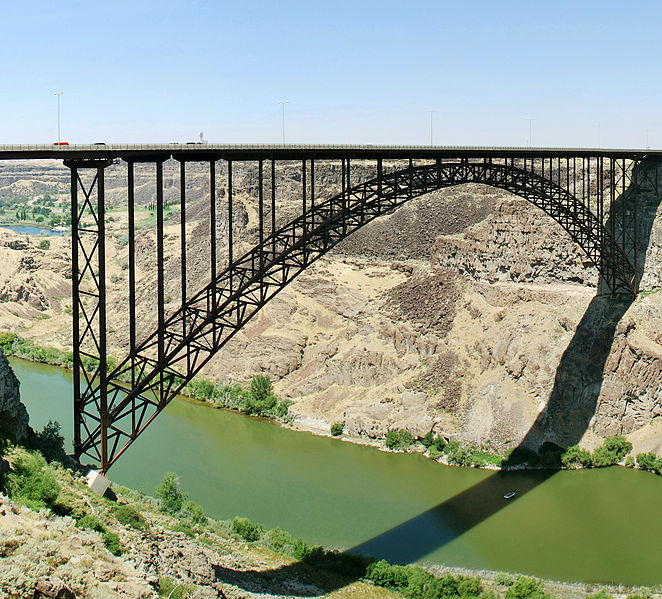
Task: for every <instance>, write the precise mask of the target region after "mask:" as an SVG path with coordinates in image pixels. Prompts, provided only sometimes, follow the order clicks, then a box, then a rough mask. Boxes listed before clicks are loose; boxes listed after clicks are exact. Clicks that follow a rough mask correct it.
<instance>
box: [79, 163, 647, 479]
mask: <svg viewBox="0 0 662 599" xmlns="http://www.w3.org/2000/svg"><path fill="white" fill-rule="evenodd" d="M159 164H160V163H159ZM559 164H560V163H559ZM228 167H229V168H228V171H229V185H228V191H229V199H228V204H229V211H230V224H229V230H230V235H231V230H232V163H229V165H228ZM589 167H590V164H589ZM182 168H183V167H182ZM540 170H542V173H541V172H539V171H540ZM304 172H305V162H304ZM552 172H553V171H552V165H551V160H550V167H549V170H548V173H550V174H551V173H552ZM557 172H558V178H559V179H560V168H558V169H557ZM74 173H75V169H74V168H72V181H73V178H74ZM100 173H101V179H100V180H101V182H103V177H102V174H103V173H102V171H100ZM213 173H214V167H213V166H212V168H211V174H212V176H214V175H213ZM272 173H273V166H272ZM626 176H627V175H626V173H625V169H623V173H622V177H623V178H624V177H626ZM349 178H350V169H349V161H347V169H346V172H345V163H344V161H343V189H342V191H341V193H339V194H337V195H335V196H333V197H331V198H330V199H328V200H326V201H324V202H322V203H318V204H313V203H312V201H311V204H310V206H308V207H307V205H306V198H305V195H304V211H303V212H302V214H301V215H300V216H298V217H297V218H295V219H294V220H292V221H291V222H290V223H288V224H286V225H285V226H283V227H281V228H280V229H278V230H277V231H275V232H272V234H271V235H270V236H268V237H266V238H265V237H264V236H263V234H262V226H263V223H262V216H261V214H262V162H260V243H258V245H256V246H255V247H254V248H252V249H251V250H250V251H248V252H246V253H245V254H244V255H243V256H241V257H240V258H238V259H237V260H232V242H231V238H230V248H229V249H230V252H229V255H230V265H229V266H228V267H227V268H226V269H225V270H223V271H222V272H220V273H219V274H217V273H216V270H215V268H216V265H215V261H214V260H212V277H211V281H210V283H209V284H208V285H207V286H206V287H204V288H203V289H202V290H200V291H199V292H198V293H196V294H195V295H193V296H192V297H191V298H190V299H185V296H183V299H182V305H181V307H180V308H179V309H177V310H176V311H175V312H174V313H173V314H172V315H171V316H169V317H168V318H167V319H166V318H165V317H164V312H163V302H162V280H161V279H159V301H158V309H159V326H158V327H157V330H156V331H154V332H153V333H152V334H151V335H150V336H148V337H147V338H146V339H145V340H144V341H142V342H141V343H135V340H132V343H131V351H130V353H129V355H128V356H127V357H126V358H125V359H124V360H123V361H122V362H121V363H120V364H119V365H118V366H117V367H116V368H115V369H114V370H113V371H112V372H110V373H107V372H102V370H101V369H100V371H99V372H98V373H95V374H97V375H98V376H96V378H95V377H94V376H92V377H88V376H87V375H85V380H86V389H85V392H84V393H83V395H82V398H81V400H80V401H78V403H75V406H76V410H77V416H76V425H77V427H79V428H78V431H79V434H78V435H77V444H76V447H75V449H76V454H77V455H78V456H82V455H86V456H88V457H91V458H92V459H95V460H98V461H99V462H100V464H101V468H102V470H103V471H107V470H108V468H109V467H110V466H112V464H113V463H114V462H115V461H116V460H117V459H118V458H119V457H120V456H121V455H122V454H123V453H124V451H125V450H126V449H127V448H128V447H129V446H130V445H131V443H132V442H133V441H134V440H135V439H136V438H137V437H138V436H139V435H140V434H141V433H142V431H143V430H144V429H145V428H146V427H147V426H148V425H149V423H150V422H151V421H152V420H154V418H155V417H156V416H157V415H158V414H159V413H160V412H161V410H163V409H164V408H165V406H166V405H167V404H168V403H169V402H170V401H171V400H172V399H173V398H174V397H175V396H176V394H177V393H178V392H179V391H180V390H181V389H182V388H183V387H184V386H185V385H186V384H187V383H188V382H189V381H190V380H191V379H192V378H193V377H194V376H195V374H197V373H198V372H199V371H200V369H201V368H202V367H203V366H204V365H205V364H206V363H207V362H208V361H209V360H210V359H211V357H212V356H213V355H214V354H215V353H216V352H217V351H218V350H219V349H221V348H222V347H223V346H224V345H225V343H227V342H228V341H229V340H230V339H231V338H232V337H233V336H234V335H235V334H236V333H237V332H238V331H239V330H240V329H241V328H242V327H243V326H244V325H245V324H246V323H247V322H248V321H249V320H250V319H251V318H252V317H253V316H254V315H255V314H256V313H257V312H258V311H259V310H260V309H261V308H262V306H264V305H265V304H266V303H267V302H268V301H269V300H270V299H271V298H273V297H275V296H276V295H277V294H278V293H279V292H280V291H281V290H282V289H283V288H284V287H285V286H286V285H287V284H288V283H289V282H291V281H292V280H293V279H294V278H295V277H296V276H297V275H299V274H300V273H301V272H302V271H303V270H304V269H305V268H306V267H307V266H309V265H310V264H312V263H313V262H314V261H315V260H317V259H318V258H320V257H321V256H322V255H324V254H325V253H326V252H327V251H329V250H330V249H331V248H333V247H334V246H335V245H336V244H337V243H338V242H340V241H341V240H342V239H344V238H345V237H347V236H348V235H349V234H351V233H352V232H353V231H355V230H357V229H359V228H360V227H362V226H363V225H364V224H366V223H368V222H370V221H372V220H373V219H375V218H377V217H378V216H380V215H382V214H385V213H388V212H391V211H393V210H394V209H396V208H397V207H399V206H400V205H402V204H404V203H405V202H407V201H409V200H411V199H413V198H416V197H419V196H421V195H425V194H427V193H430V192H432V191H436V190H438V189H442V188H445V187H450V186H454V185H459V184H464V183H481V184H485V185H490V186H493V187H497V188H501V189H504V190H507V191H509V192H511V193H513V194H515V195H518V196H520V197H522V198H524V199H526V200H528V201H529V202H531V203H533V204H534V205H536V206H538V207H539V208H541V209H542V210H543V211H545V212H546V213H547V214H548V215H549V216H550V217H552V218H553V219H554V220H556V221H557V222H558V223H559V224H560V225H561V226H562V227H563V228H564V229H565V230H566V231H567V232H568V234H569V235H570V236H571V237H572V239H573V240H575V241H576V242H577V243H578V245H580V247H582V249H583V250H584V251H585V252H586V254H587V255H588V258H589V260H590V261H591V262H592V263H593V264H594V265H595V266H596V267H597V268H598V270H599V272H600V273H601V275H602V276H603V278H604V280H605V281H606V282H607V284H608V285H609V288H610V290H611V291H612V292H616V291H617V290H620V289H627V290H629V291H630V292H632V293H634V292H636V271H635V268H634V266H633V264H632V262H631V261H630V260H629V258H628V256H627V255H626V253H625V252H624V251H623V248H622V247H621V246H620V245H619V244H618V242H617V241H616V239H615V237H614V235H613V231H609V230H607V229H606V228H605V226H604V225H603V221H602V220H601V219H600V217H599V215H596V214H594V213H593V212H592V211H591V208H590V201H584V200H583V199H582V200H580V199H578V198H577V197H575V196H574V195H573V194H572V193H571V192H570V191H569V190H568V189H566V188H563V187H562V186H561V185H560V182H559V181H557V182H554V181H553V180H552V178H553V177H548V176H545V162H544V161H543V162H542V169H539V168H537V166H536V164H535V161H531V162H530V163H529V167H528V168H527V167H526V162H525V164H524V168H522V167H521V166H520V165H515V164H514V161H513V160H510V163H509V162H508V160H505V161H504V162H503V163H497V162H493V161H491V160H469V159H461V160H458V161H450V162H440V161H438V162H437V163H435V164H427V165H423V166H413V165H412V164H411V161H410V166H409V168H405V169H403V170H399V171H396V172H391V173H388V174H385V173H383V169H382V166H381V161H379V164H378V176H377V178H374V179H371V180H368V181H364V182H361V183H358V184H356V185H354V186H351V185H349ZM157 180H159V177H158V176H157ZM183 181H184V175H183V174H182V190H183V189H184V182H183ZM304 181H305V179H304ZM102 184H103V183H102ZM161 184H162V177H161V179H160V180H159V184H158V185H157V203H158V202H162V196H161V199H160V200H159V195H158V194H159V189H160V186H161ZM210 187H211V188H212V189H213V186H211V185H210ZM102 189H103V188H102V187H101V192H100V193H101V195H100V196H99V202H101V200H102V195H103V192H102ZM273 189H275V184H274V186H273V188H272V191H273ZM304 189H305V183H304ZM273 193H275V192H273ZM130 194H131V190H130ZM74 196H75V194H74V187H73V183H72V198H73V197H74ZM85 198H86V202H88V201H89V197H88V194H86V195H85ZM212 201H213V200H212ZM73 203H74V202H72V211H73ZM182 205H184V202H183V198H182ZM98 210H99V211H100V213H101V214H102V211H101V210H102V208H101V206H100V205H99V207H98ZM96 222H97V226H99V227H100V232H99V238H101V237H102V236H103V225H102V222H103V219H100V220H99V219H97V221H96ZM273 222H275V220H274V221H273ZM159 226H160V227H161V228H162V224H159ZM213 226H214V223H213V219H212V227H213ZM161 233H162V231H161ZM161 233H159V234H161ZM182 234H183V235H184V234H185V228H183V229H182ZM212 235H213V228H212ZM182 247H184V244H183V246H182ZM94 251H97V252H98V250H93V252H92V253H93V254H94ZM183 251H184V250H183ZM214 255H215V254H214ZM91 259H92V258H91V257H89V256H87V255H86V256H85V264H86V267H87V265H88V264H89V263H90V261H91ZM183 285H185V279H183ZM102 288H103V285H99V297H100V298H101V295H102V293H101V291H102ZM76 293H78V289H77V290H76V291H75V294H76ZM99 301H100V304H99V305H100V306H101V308H103V310H102V311H104V312H105V304H103V305H102V304H101V300H99ZM104 302H105V296H104ZM101 308H100V309H101ZM134 312H135V310H134ZM85 318H86V319H87V317H85ZM86 330H87V329H86ZM85 334H86V335H87V334H88V333H85ZM75 339H76V338H75ZM75 342H76V341H75ZM98 353H99V355H100V356H103V357H105V332H104V336H103V348H102V347H98ZM155 356H156V357H155ZM102 362H103V363H105V360H101V361H100V364H101V363H102ZM79 365H80V360H79ZM90 406H94V408H95V409H96V410H97V413H96V414H95V413H94V412H93V411H91V410H90V409H89V407H90ZM83 416H85V417H86V418H87V419H86V420H85V421H84V422H83ZM81 428H84V432H85V439H82V437H81V435H80V429H81Z"/></svg>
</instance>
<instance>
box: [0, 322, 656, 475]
mask: <svg viewBox="0 0 662 599" xmlns="http://www.w3.org/2000/svg"><path fill="white" fill-rule="evenodd" d="M0 350H2V352H3V353H4V354H5V355H6V356H8V357H9V356H12V357H17V358H21V359H24V360H28V361H31V362H38V363H43V364H48V365H51V366H57V367H60V368H66V369H67V370H71V369H72V368H73V352H70V351H63V350H59V349H57V348H52V347H42V346H40V345H37V344H35V343H34V342H33V341H32V340H30V339H25V338H23V337H21V336H19V335H17V334H16V333H10V332H0ZM83 360H85V362H86V364H85V366H86V368H87V369H88V370H89V369H92V368H94V366H95V365H96V360H95V359H94V358H86V357H85V358H83ZM115 365H116V361H115V359H113V358H109V360H108V368H109V369H112V368H113V367H114V366H115ZM180 395H182V396H184V397H187V398H190V399H193V400H196V401H199V402H201V403H203V404H205V405H208V406H211V407H214V408H224V409H229V410H233V411H238V412H242V413H244V414H248V415H251V416H259V417H262V418H267V419H270V420H273V421H275V422H277V423H279V424H281V425H285V426H288V427H293V425H294V424H295V421H294V420H293V419H292V418H291V417H290V416H289V414H288V408H289V406H290V405H292V403H293V402H292V401H290V400H286V399H281V398H279V397H278V396H277V395H276V394H275V393H274V392H273V389H272V385H271V380H270V379H269V377H267V376H265V375H255V376H254V377H253V378H252V379H251V381H250V382H249V384H248V387H244V386H242V385H240V384H238V383H225V384H222V383H221V384H219V383H214V382H213V381H211V380H210V379H207V378H204V377H197V378H196V379H194V380H192V381H191V382H189V383H188V384H187V385H186V386H185V387H184V388H183V389H182V390H181V391H180ZM303 430H305V431H307V432H310V433H312V434H320V435H325V436H328V433H326V432H325V431H323V430H316V429H313V428H310V427H304V428H303ZM330 435H331V436H332V437H335V438H339V439H343V440H345V441H349V442H353V443H360V444H369V445H371V446H373V447H376V448H377V449H380V450H386V451H393V452H411V453H421V454H423V455H424V456H425V457H427V458H429V459H432V460H435V461H437V462H439V463H442V464H444V465H448V466H461V467H469V468H485V469H491V470H509V469H510V470H521V469H535V470H574V469H580V468H602V467H606V466H615V465H620V466H625V467H627V468H636V469H639V470H643V471H646V472H652V473H654V474H657V475H662V456H658V455H656V454H655V453H653V452H646V453H639V454H637V455H636V456H633V455H630V453H631V451H632V444H631V443H630V442H628V441H627V440H626V439H625V438H624V437H622V436H620V435H615V436H612V437H607V438H606V439H605V440H604V442H603V444H602V445H601V446H600V447H598V448H597V449H596V450H595V451H594V452H590V451H588V450H586V449H583V448H581V447H580V446H579V445H573V446H570V447H567V448H564V447H560V446H558V445H556V444H554V443H551V442H549V441H547V442H545V443H543V444H542V445H541V446H540V447H539V448H538V449H537V451H536V450H534V449H530V448H526V447H515V448H513V449H512V450H509V451H507V452H505V453H498V452H496V451H494V449H493V448H492V447H491V444H490V441H489V440H488V441H486V442H485V443H483V444H482V445H480V446H479V445H475V444H470V443H463V442H460V441H457V440H450V439H444V438H443V437H442V436H440V435H434V434H433V433H431V432H430V433H428V434H427V435H425V436H424V437H422V438H420V439H419V438H415V437H414V436H413V435H412V434H411V433H410V432H409V431H407V430H404V429H393V430H390V431H388V432H387V434H386V436H385V438H384V440H383V442H381V441H380V440H373V439H366V438H363V437H351V436H346V435H345V434H344V424H343V423H342V422H334V423H332V424H331V426H330Z"/></svg>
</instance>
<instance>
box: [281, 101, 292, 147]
mask: <svg viewBox="0 0 662 599" xmlns="http://www.w3.org/2000/svg"><path fill="white" fill-rule="evenodd" d="M278 103H279V104H280V105H281V106H282V107H283V145H285V104H289V103H290V101H289V100H282V101H281V102H278Z"/></svg>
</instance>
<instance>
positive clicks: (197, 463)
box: [11, 360, 662, 585]
mask: <svg viewBox="0 0 662 599" xmlns="http://www.w3.org/2000/svg"><path fill="white" fill-rule="evenodd" d="M11 363H12V366H13V368H14V370H15V372H16V375H17V376H18V378H19V380H20V381H21V395H22V398H23V401H24V402H25V404H26V405H27V407H28V411H29V413H30V419H31V424H32V425H33V427H34V428H41V427H42V426H43V425H44V424H45V423H46V422H47V421H48V420H49V419H56V420H58V421H59V422H60V423H61V424H62V428H63V432H64V434H65V436H66V437H67V443H68V446H69V447H70V442H71V438H72V407H71V402H72V400H71V397H72V389H71V387H72V377H71V374H70V373H68V372H66V371H63V370H60V369H57V368H53V367H49V366H43V365H38V364H32V363H29V362H24V361H21V360H12V361H11ZM168 471H172V472H176V473H178V474H179V477H180V481H181V484H182V487H183V488H184V490H186V492H188V494H189V496H190V498H191V499H193V500H195V501H196V502H198V503H200V504H201V505H202V506H203V507H204V509H205V511H206V512H207V513H208V514H209V515H210V516H212V517H216V518H232V517H234V516H236V515H241V516H246V517H248V518H250V519H251V520H253V521H255V522H260V523H262V524H264V525H265V526H267V527H274V526H280V527H281V528H282V529H284V530H287V531H288V532H290V533H291V534H293V535H295V536H301V537H303V538H304V539H305V540H306V541H308V542H311V543H320V544H323V545H325V546H329V547H338V548H352V547H357V546H360V548H361V550H363V551H365V552H367V553H369V554H370V555H375V556H384V557H386V558H387V559H391V560H392V561H401V562H407V561H420V562H439V563H444V564H449V565H456V566H462V567H465V568H480V569H483V568H485V569H492V570H506V571H511V572H522V573H527V574H533V575H536V576H541V577H544V578H550V579H557V580H578V581H579V580H582V581H599V582H613V583H622V584H631V585H637V584H640V585H654V584H662V512H661V510H660V506H661V503H662V477H657V476H654V475H652V474H648V473H643V472H636V471H633V470H628V469H625V468H619V467H612V468H604V469H596V470H584V471H574V472H572V471H567V472H557V473H554V474H550V473H541V472H537V473H531V472H529V473H527V472H517V473H508V474H495V473H493V472H489V471H484V470H476V469H470V468H453V467H446V466H442V465H440V464H437V463H435V462H433V461H431V460H428V459H426V458H424V457H422V456H420V455H418V454H391V453H385V452H381V451H377V450H376V449H373V448H369V447H362V446H358V445H353V444H351V443H345V442H342V441H339V440H337V439H331V438H326V437H318V436H314V435H311V434H309V433H305V432H295V431H290V430H286V429H283V428H281V427H279V426H278V425H276V424H274V423H271V422H266V421H263V420H260V419H257V418H251V417H248V416H244V415H241V414H237V413H233V412H229V411H225V410H216V409H212V408H210V407H207V406H204V405H197V404H194V403H191V402H187V401H183V400H182V401H180V400H177V401H174V402H172V403H171V404H170V405H169V406H168V408H167V409H166V410H165V411H164V412H163V413H162V414H161V415H160V416H159V418H157V419H156V420H155V422H154V423H152V424H151V425H150V427H149V428H148V429H147V430H146V431H145V433H144V434H143V435H142V436H141V437H140V438H139V439H138V440H137V441H136V442H135V443H134V444H133V446H132V447H131V448H130V449H129V450H128V451H127V453H126V454H125V455H124V456H123V457H122V458H120V460H119V461H118V463H117V464H116V465H115V466H113V468H112V469H111V471H110V478H111V479H112V480H113V481H114V482H116V483H119V484H122V485H126V486H128V487H131V488H134V489H141V488H142V489H144V490H145V492H147V493H148V494H152V493H153V491H154V488H155V486H156V484H157V483H158V482H159V481H160V480H161V478H162V477H163V474H164V472H168ZM510 490H514V491H517V495H516V496H515V498H513V499H511V500H510V501H506V500H504V499H503V495H504V493H506V492H507V491H510Z"/></svg>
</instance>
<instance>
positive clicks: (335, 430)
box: [331, 422, 345, 437]
mask: <svg viewBox="0 0 662 599" xmlns="http://www.w3.org/2000/svg"><path fill="white" fill-rule="evenodd" d="M343 428H345V427H344V425H343V423H342V422H334V423H333V424H332V425H331V434H332V435H333V436H334V437H340V435H342V431H343Z"/></svg>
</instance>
